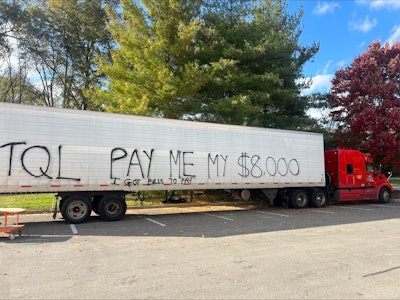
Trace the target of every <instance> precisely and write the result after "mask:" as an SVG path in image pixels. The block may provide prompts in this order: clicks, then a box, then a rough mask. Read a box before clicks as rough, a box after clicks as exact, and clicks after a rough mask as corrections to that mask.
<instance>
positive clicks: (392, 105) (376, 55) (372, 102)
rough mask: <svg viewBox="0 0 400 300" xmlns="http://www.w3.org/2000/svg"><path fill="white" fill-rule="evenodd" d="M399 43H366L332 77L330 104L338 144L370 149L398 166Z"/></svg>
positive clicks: (378, 159) (378, 157)
mask: <svg viewBox="0 0 400 300" xmlns="http://www.w3.org/2000/svg"><path fill="white" fill-rule="evenodd" d="M399 58H400V43H396V44H394V45H393V46H390V45H389V44H388V43H387V44H386V45H384V46H382V45H381V43H380V42H373V43H371V44H370V46H369V48H368V50H366V51H365V52H364V53H363V54H361V55H360V56H359V57H357V58H356V59H355V60H354V61H353V62H352V64H351V65H350V66H348V67H346V68H344V69H341V70H338V71H337V72H336V73H335V77H334V78H333V80H332V88H331V90H332V98H331V102H330V106H331V109H332V113H331V116H332V119H333V121H334V122H336V126H337V129H336V132H335V139H336V141H337V145H338V146H339V147H349V148H353V149H358V150H360V151H363V152H366V153H370V154H371V155H372V157H373V158H374V160H375V162H376V163H382V164H383V165H385V166H388V167H392V168H400V160H399V159H398V158H399V156H400V99H399V91H400V59H399Z"/></svg>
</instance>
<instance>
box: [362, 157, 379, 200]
mask: <svg viewBox="0 0 400 300" xmlns="http://www.w3.org/2000/svg"><path fill="white" fill-rule="evenodd" d="M375 178H376V171H375V167H374V165H373V164H372V163H371V162H365V185H364V186H365V190H364V193H365V199H366V200H371V199H377V185H376V182H375Z"/></svg>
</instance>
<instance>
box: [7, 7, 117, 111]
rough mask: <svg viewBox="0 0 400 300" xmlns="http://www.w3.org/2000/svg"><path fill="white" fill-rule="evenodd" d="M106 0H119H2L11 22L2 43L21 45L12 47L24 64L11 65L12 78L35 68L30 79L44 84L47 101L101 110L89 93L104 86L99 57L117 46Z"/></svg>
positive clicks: (52, 104)
mask: <svg viewBox="0 0 400 300" xmlns="http://www.w3.org/2000/svg"><path fill="white" fill-rule="evenodd" d="M104 2H107V3H108V2H110V3H114V2H115V1H97V0H84V1H78V0H43V1H34V0H27V1H5V0H0V19H1V20H4V21H6V22H7V23H6V25H3V27H4V28H3V35H1V34H0V43H2V44H3V46H4V44H5V43H7V42H8V41H9V39H10V38H13V39H14V40H15V41H16V42H17V43H16V44H17V46H18V49H12V47H8V48H7V49H8V50H9V52H10V55H11V54H13V55H14V56H18V58H19V61H20V62H21V61H23V62H24V64H19V65H18V66H15V65H12V66H10V68H11V67H12V68H14V69H16V68H18V69H17V70H15V71H13V72H10V74H11V75H9V76H8V77H9V80H11V79H12V76H15V75H14V74H22V72H21V71H29V73H30V74H32V73H33V72H35V74H34V75H31V78H30V79H31V81H32V83H35V85H36V86H39V85H38V84H39V83H41V85H42V92H41V93H40V95H41V96H42V100H41V102H42V103H45V105H47V106H62V107H72V108H79V109H96V107H95V106H94V105H93V103H92V102H91V100H90V99H89V98H88V97H87V96H86V95H85V94H84V91H85V90H87V89H89V88H90V87H92V86H96V85H99V84H100V78H99V77H98V76H97V75H96V74H95V71H96V69H97V63H96V61H95V57H96V56H104V55H107V54H108V51H109V49H110V47H111V46H112V39H111V35H110V34H109V32H108V31H107V30H106V28H105V22H106V14H105V11H104V7H103V3H104ZM10 12H11V13H10ZM4 16H7V18H5V17H4ZM9 32H12V34H9ZM7 34H8V35H7ZM5 35H7V37H8V39H4V38H3V37H4V36H5ZM5 46H9V45H7V44H6V45H5ZM21 79H24V80H29V78H28V79H27V78H23V77H20V81H21ZM24 97H25V98H26V97H28V96H24Z"/></svg>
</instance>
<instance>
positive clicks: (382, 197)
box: [379, 186, 390, 203]
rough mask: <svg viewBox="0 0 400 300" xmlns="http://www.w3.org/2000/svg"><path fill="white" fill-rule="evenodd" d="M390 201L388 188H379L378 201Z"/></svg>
mask: <svg viewBox="0 0 400 300" xmlns="http://www.w3.org/2000/svg"><path fill="white" fill-rule="evenodd" d="M389 201H390V190H389V189H388V188H387V187H385V186H384V187H383V188H381V190H380V192H379V202H380V203H389Z"/></svg>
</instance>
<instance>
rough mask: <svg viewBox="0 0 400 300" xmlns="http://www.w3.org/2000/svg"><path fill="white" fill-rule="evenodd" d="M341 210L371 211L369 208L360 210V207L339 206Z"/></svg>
mask: <svg viewBox="0 0 400 300" xmlns="http://www.w3.org/2000/svg"><path fill="white" fill-rule="evenodd" d="M339 207H340V208H341V209H354V210H365V211H371V210H373V209H371V208H360V207H347V206H346V207H343V206H339Z"/></svg>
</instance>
